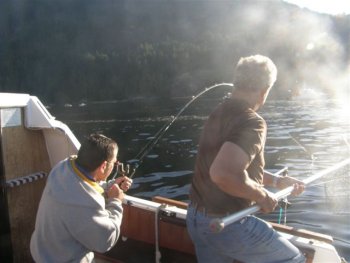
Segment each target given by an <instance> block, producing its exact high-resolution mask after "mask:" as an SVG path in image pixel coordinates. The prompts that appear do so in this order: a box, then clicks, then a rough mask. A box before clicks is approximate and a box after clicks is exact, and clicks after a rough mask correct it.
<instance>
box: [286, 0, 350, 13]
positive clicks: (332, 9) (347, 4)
mask: <svg viewBox="0 0 350 263" xmlns="http://www.w3.org/2000/svg"><path fill="white" fill-rule="evenodd" d="M284 1H286V2H290V3H293V4H296V5H298V6H300V7H305V8H308V9H310V10H313V11H316V12H319V13H327V14H332V15H337V14H344V13H345V14H350V1H349V0H284Z"/></svg>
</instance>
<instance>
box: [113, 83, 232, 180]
mask: <svg viewBox="0 0 350 263" xmlns="http://www.w3.org/2000/svg"><path fill="white" fill-rule="evenodd" d="M222 86H229V87H233V84H232V83H220V84H215V85H213V86H210V87H208V88H205V89H204V90H203V91H201V92H199V93H198V94H197V95H195V96H193V97H192V99H191V100H190V101H189V102H187V103H186V104H185V106H184V107H182V108H181V109H180V111H179V112H178V113H177V114H176V115H175V116H172V117H171V120H170V121H169V122H168V123H166V124H165V125H164V126H163V127H161V128H160V130H158V132H157V133H156V134H155V135H154V137H153V139H152V140H151V141H150V142H148V143H147V144H146V145H145V146H144V147H143V148H142V149H141V151H140V152H139V153H138V154H137V155H136V157H135V158H134V159H132V160H133V162H132V163H131V161H128V164H127V165H126V170H124V165H123V164H120V166H118V171H119V172H120V173H121V174H122V175H128V176H129V178H133V176H134V175H135V173H136V169H137V168H138V167H139V166H140V165H141V164H142V162H143V159H144V158H145V157H146V156H147V155H148V154H149V152H150V151H151V150H152V149H153V147H154V146H155V145H156V144H157V143H158V141H159V140H160V139H161V138H162V136H163V135H164V134H165V132H166V131H167V130H168V129H169V128H170V126H171V125H172V124H173V123H174V122H175V121H176V120H177V118H178V117H179V116H180V115H181V114H182V113H183V112H184V111H185V110H186V108H187V107H188V106H190V105H191V104H192V103H193V102H194V101H195V100H196V99H197V98H199V97H200V96H202V95H203V94H204V93H206V92H208V91H210V90H212V89H215V88H217V87H222ZM135 160H136V161H135ZM131 164H132V165H133V167H130V166H131ZM115 176H116V174H115V175H114V176H113V179H114V177H115Z"/></svg>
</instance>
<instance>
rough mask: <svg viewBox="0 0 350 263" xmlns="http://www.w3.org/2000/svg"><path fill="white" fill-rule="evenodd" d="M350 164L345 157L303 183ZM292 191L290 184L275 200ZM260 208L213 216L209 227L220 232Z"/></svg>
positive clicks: (278, 193)
mask: <svg viewBox="0 0 350 263" xmlns="http://www.w3.org/2000/svg"><path fill="white" fill-rule="evenodd" d="M348 164H350V158H348V159H345V160H344V161H342V162H339V163H337V164H335V165H333V166H331V167H329V168H327V169H325V170H323V171H321V172H319V173H316V174H315V175H312V176H310V177H308V178H306V179H304V180H303V183H304V184H305V185H308V184H310V183H311V182H313V181H315V180H317V179H319V178H321V177H323V176H325V175H327V174H330V173H332V172H334V171H336V170H338V169H340V168H342V167H344V166H346V165H348ZM292 191H293V186H290V187H287V188H285V189H283V190H281V191H279V192H277V193H275V197H276V199H277V200H280V199H282V198H285V197H287V196H289V195H290V194H291V193H292ZM259 210H260V206H258V205H253V206H251V207H248V208H246V209H243V210H242V211H239V212H236V213H234V214H231V215H228V216H225V217H223V218H215V219H213V220H212V221H211V222H210V229H211V230H212V231H214V232H220V231H221V230H223V229H224V228H225V227H226V226H228V225H230V224H232V223H234V222H236V221H238V220H240V219H242V218H243V217H245V216H248V215H251V214H254V213H256V212H258V211H259Z"/></svg>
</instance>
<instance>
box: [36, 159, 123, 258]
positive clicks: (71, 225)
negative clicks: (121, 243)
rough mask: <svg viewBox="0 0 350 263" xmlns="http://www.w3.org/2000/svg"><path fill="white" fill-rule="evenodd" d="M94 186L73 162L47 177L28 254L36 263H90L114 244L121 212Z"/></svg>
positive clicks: (115, 203)
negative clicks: (97, 254)
mask: <svg viewBox="0 0 350 263" xmlns="http://www.w3.org/2000/svg"><path fill="white" fill-rule="evenodd" d="M101 190H102V188H100V187H99V186H98V184H97V183H93V182H91V181H88V180H87V179H84V176H82V174H81V173H80V172H79V170H77V169H76V167H75V163H74V160H73V159H66V160H64V161H62V162H60V163H58V164H57V165H56V166H55V167H54V168H53V169H52V171H51V173H50V175H49V176H48V179H47V183H46V186H45V189H44V192H43V195H42V197H41V201H40V204H39V209H38V213H37V218H36V223H35V230H34V232H33V234H32V238H31V242H30V250H31V254H32V256H33V259H34V260H35V261H36V262H39V263H40V262H92V260H93V257H94V254H93V252H92V251H96V252H100V253H103V252H106V251H108V250H109V249H111V248H112V247H113V246H114V245H115V244H116V242H117V240H118V237H119V233H120V225H121V220H122V212H123V208H122V205H121V203H120V201H119V200H117V199H109V200H105V198H104V196H103V195H102V194H101Z"/></svg>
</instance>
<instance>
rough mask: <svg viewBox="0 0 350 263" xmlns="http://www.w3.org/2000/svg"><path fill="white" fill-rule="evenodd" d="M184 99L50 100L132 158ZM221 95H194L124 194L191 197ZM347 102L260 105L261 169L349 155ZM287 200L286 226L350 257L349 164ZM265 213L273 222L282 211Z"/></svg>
mask: <svg viewBox="0 0 350 263" xmlns="http://www.w3.org/2000/svg"><path fill="white" fill-rule="evenodd" d="M189 100H190V98H181V99H172V100H162V101H156V100H153V99H134V100H130V101H105V102H89V103H87V104H86V105H85V104H82V105H72V107H59V106H55V107H52V108H51V109H50V111H51V113H52V114H53V115H54V116H56V117H57V119H58V120H60V121H63V122H64V123H66V124H67V125H68V126H69V127H70V128H71V129H72V131H73V133H74V134H75V135H76V136H77V138H78V139H79V140H81V139H82V138H83V137H84V136H86V135H88V134H90V133H92V132H102V133H103V134H105V135H107V136H109V137H112V138H113V139H115V140H116V141H117V142H118V144H119V147H120V151H119V156H118V157H119V159H120V161H123V162H126V161H128V160H133V159H135V157H136V156H137V154H138V153H139V152H140V151H141V149H142V148H143V147H144V146H145V145H147V143H149V142H151V141H152V139H153V138H154V136H155V134H156V133H157V132H158V131H159V130H160V129H161V127H163V126H164V125H165V124H167V123H169V121H171V120H172V116H173V115H176V114H177V113H178V111H179V110H180V109H181V108H182V107H183V106H184V105H185V104H186V102H188V101H189ZM220 101H221V99H213V98H211V99H208V98H207V97H206V98H199V99H198V100H197V101H195V102H194V103H193V104H192V105H191V106H190V107H188V108H187V109H186V110H185V111H184V112H183V114H182V115H181V116H180V117H179V118H178V119H177V120H176V121H175V122H174V123H173V124H172V125H171V126H170V128H169V129H168V130H167V131H166V132H165V133H164V135H163V136H162V137H161V138H160V140H159V142H158V143H157V144H156V145H155V146H154V147H153V148H152V149H151V151H149V152H148V154H147V155H146V156H145V158H144V160H143V162H142V163H141V165H140V167H139V168H138V169H137V172H136V174H135V177H134V185H133V188H132V189H131V190H130V192H129V193H128V194H131V195H135V196H138V197H143V198H146V199H150V198H151V197H152V196H154V195H161V196H165V197H169V198H174V199H177V200H181V201H187V200H188V189H189V183H190V180H191V177H192V174H193V166H194V161H195V156H196V152H197V143H198V138H199V135H200V132H201V129H202V126H203V123H204V121H205V120H206V118H207V116H208V114H209V113H210V112H211V111H212V110H213V109H214V108H215V106H216V105H217V104H218V103H220ZM348 101H349V100H348ZM349 109H350V108H348V110H347V111H346V110H345V108H344V105H340V104H339V103H338V102H337V101H335V100H327V99H326V98H324V97H323V98H322V99H319V100H310V99H309V98H297V99H295V100H289V101H287V100H279V101H267V103H266V104H265V106H264V107H263V108H262V109H261V111H260V114H261V115H262V116H263V117H264V118H265V119H266V121H267V124H268V139H267V143H266V149H265V156H266V167H265V168H266V170H269V171H272V172H275V171H278V170H280V169H281V168H283V167H286V166H287V167H288V169H289V175H291V176H295V177H297V178H299V179H305V178H307V177H308V176H311V175H313V174H316V173H317V172H320V171H322V170H324V169H326V168H328V167H329V166H331V165H333V164H335V163H338V162H340V161H342V160H344V159H346V158H349V157H350V146H349V141H350V120H349V117H350V116H349V112H350V110H349ZM289 201H290V202H291V203H292V205H291V207H289V208H288V210H287V224H288V225H291V226H295V227H298V228H305V229H308V230H311V231H316V232H321V233H323V234H329V235H332V236H333V237H334V239H335V246H336V248H337V249H338V251H339V253H340V254H341V255H342V256H343V257H344V258H346V259H347V260H348V261H350V227H349V222H350V203H349V201H350V168H349V167H345V168H344V169H342V170H340V171H337V172H336V173H333V174H329V175H327V176H325V177H323V178H322V179H320V180H318V181H316V182H312V183H311V184H310V185H308V187H307V189H306V191H305V192H304V193H303V194H302V195H301V196H299V197H294V198H289ZM262 217H263V218H265V219H268V220H271V221H274V222H277V221H278V220H279V211H276V212H274V213H272V214H269V215H263V216H262Z"/></svg>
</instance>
